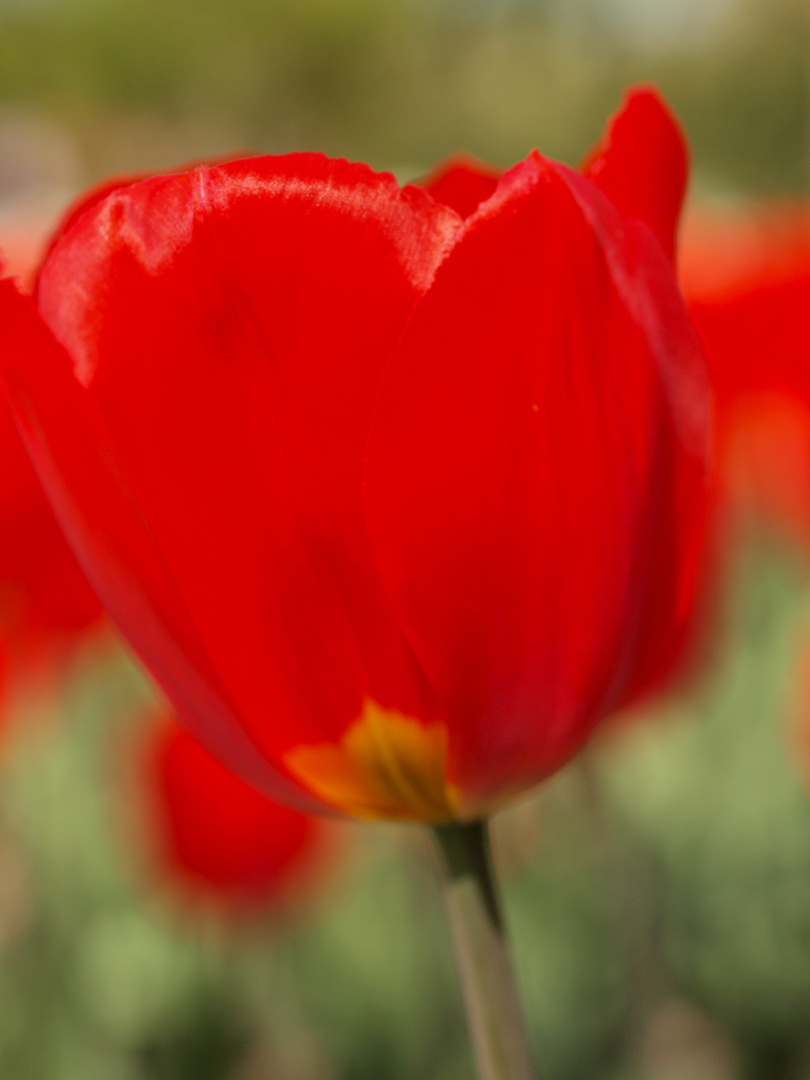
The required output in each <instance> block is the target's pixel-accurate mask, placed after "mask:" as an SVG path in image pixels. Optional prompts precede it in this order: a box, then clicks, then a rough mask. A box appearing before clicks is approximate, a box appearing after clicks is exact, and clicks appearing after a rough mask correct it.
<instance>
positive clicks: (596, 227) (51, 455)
mask: <svg viewBox="0 0 810 1080" xmlns="http://www.w3.org/2000/svg"><path fill="white" fill-rule="evenodd" d="M685 160H686V159H685V150H684V146H683V141H682V139H681V136H680V133H679V131H678V129H677V127H676V125H675V124H674V122H673V120H672V119H671V117H670V116H669V114H668V113H667V111H666V109H665V108H664V107H663V106H662V104H661V103H660V101H659V100H658V98H657V97H656V96H655V94H654V93H653V92H651V91H641V92H637V93H636V94H634V95H631V96H630V97H629V98H628V100H627V102H626V103H625V106H624V109H623V110H622V112H621V113H620V114H619V115H618V117H617V118H616V119H615V120H614V121H613V123H612V125H611V128H610V130H609V134H608V137H607V139H606V141H605V143H604V144H603V146H602V147H601V148H600V149H599V150H598V152H597V153H596V154H595V156H594V157H593V158H592V160H591V162H590V164H589V167H588V171H589V176H590V177H591V179H589V178H588V177H584V176H582V175H578V174H576V173H574V172H572V171H571V170H570V169H568V168H566V167H564V166H561V165H558V164H556V163H554V162H552V161H549V160H547V159H545V158H543V157H541V156H540V155H539V154H538V153H536V152H534V153H532V154H531V155H530V156H529V157H528V158H527V159H526V160H525V161H524V162H522V163H520V164H519V165H517V166H515V167H514V168H513V169H511V170H509V171H508V172H507V173H506V174H505V175H504V176H503V177H502V178H501V179H500V180H499V181H498V182H497V185H496V186H495V188H494V191H492V193H491V195H490V196H489V197H488V198H486V199H484V201H482V202H481V203H480V205H478V207H477V209H475V210H474V211H473V212H469V211H470V210H471V207H470V205H469V204H468V205H467V206H466V207H461V206H460V207H459V209H460V210H462V213H459V212H457V211H456V210H455V209H453V208H452V206H450V205H446V204H445V203H443V202H438V201H437V200H436V199H435V198H433V197H432V196H431V195H430V194H429V193H426V192H425V191H423V190H419V189H417V188H415V187H405V188H403V189H400V188H399V187H398V186H397V184H396V183H395V181H394V180H393V178H392V177H390V176H388V175H386V174H376V173H373V172H372V171H371V170H370V169H368V168H367V167H366V166H363V165H351V164H349V163H347V162H345V161H331V160H328V159H326V158H324V157H321V156H319V155H314V154H298V155H290V156H287V157H276V158H273V157H267V158H256V159H251V160H246V161H240V162H233V163H231V164H225V165H218V166H216V167H199V168H196V169H193V170H189V171H185V172H182V173H179V174H177V175H173V176H164V177H155V178H152V179H149V180H145V181H142V182H138V183H134V184H131V185H127V186H121V187H119V188H117V189H115V190H113V191H112V192H110V193H108V194H107V195H106V196H104V197H99V196H98V195H93V196H91V197H90V198H89V199H88V201H87V203H86V204H85V205H84V206H83V207H81V206H80V207H79V208H78V209H76V210H74V211H73V212H72V214H71V215H70V218H69V220H68V224H67V225H66V227H65V228H64V229H63V230H62V232H61V234H60V235H59V236H58V238H57V240H56V242H55V243H54V245H53V247H52V249H51V251H50V253H49V255H48V257H47V259H46V262H45V264H44V266H43V269H42V271H41V274H40V277H39V282H38V288H37V293H36V298H35V301H34V300H31V299H30V298H28V297H25V296H23V295H22V294H21V293H20V292H19V291H17V290H16V289H15V288H14V286H13V285H12V284H11V283H10V282H4V283H2V285H0V304H2V312H3V320H2V331H1V332H2V334H3V339H2V340H3V348H2V366H3V370H4V379H5V382H6V385H7V388H8V390H9V392H10V394H11V397H12V399H13V401H14V404H15V407H16V409H17V412H18V416H19V418H20V422H21V424H22V426H23V428H24V429H25V431H26V436H27V439H28V443H29V447H30V449H31V452H32V454H33V456H34V459H35V461H36V464H37V467H38V469H39V471H40V475H41V476H42V478H43V481H44V483H45V486H46V488H47V489H48V491H49V493H50V495H51V498H52V500H53V503H54V506H55V507H56V509H57V512H58V515H59V517H60V519H61V521H62V523H63V525H64V527H65V529H66V532H67V534H68V536H69V537H70V539H71V542H72V544H73V545H74V547H75V549H76V550H77V551H78V552H79V553H80V555H81V558H82V562H83V564H84V565H85V566H86V567H87V569H88V573H89V574H90V575H91V579H92V581H93V584H94V586H95V587H96V588H97V590H98V591H99V595H101V596H102V598H103V600H104V603H105V605H106V606H107V607H108V609H109V611H110V612H111V614H112V615H113V617H114V619H115V620H116V621H117V622H118V624H119V625H120V627H121V628H122V629H123V631H124V633H125V634H126V635H127V636H128V637H129V639H130V641H131V642H132V643H133V645H134V646H135V648H136V649H137V650H138V651H139V652H140V654H141V656H142V657H143V659H144V660H145V661H146V663H147V664H148V666H149V667H150V668H151V669H152V671H153V672H154V674H155V675H156V677H157V678H158V679H159V680H160V682H161V683H162V685H163V686H164V688H165V689H166V691H167V693H168V694H169V697H170V698H171V700H172V702H173V704H174V705H175V707H176V708H177V710H178V713H179V715H180V716H181V718H182V720H183V722H184V723H185V724H186V726H187V727H189V728H190V729H191V730H193V731H194V732H195V733H197V734H198V735H199V736H200V738H201V739H203V740H204V741H205V743H206V745H207V746H208V747H209V749H211V750H212V751H213V752H214V753H216V754H217V755H218V756H219V757H220V758H221V759H222V760H224V761H226V762H227V763H228V764H229V765H231V766H232V767H234V768H235V769H237V770H238V771H240V772H241V774H242V775H243V776H245V777H246V778H247V779H249V780H251V781H252V782H254V783H256V784H257V785H259V786H262V787H263V788H264V790H266V791H267V792H268V793H272V794H275V795H276V796H277V797H280V798H284V799H287V800H291V801H293V802H297V803H299V804H301V805H306V806H311V807H316V808H317V807H324V806H326V807H331V808H334V809H337V810H340V811H343V812H345V813H348V814H354V815H358V816H361V817H363V816H364V817H395V818H403V819H411V820H425V821H433V820H445V819H449V818H453V817H461V818H468V817H473V816H477V815H479V814H481V813H482V812H485V811H486V810H488V809H489V808H490V807H491V805H492V804H493V802H494V801H496V800H497V799H499V798H502V797H504V796H505V795H506V794H508V793H511V792H515V791H518V790H520V789H522V788H524V787H526V786H528V785H530V784H532V783H534V782H535V781H537V780H539V779H541V778H543V777H545V776H547V775H548V774H549V773H551V772H553V771H554V770H555V769H557V768H558V767H559V766H561V765H562V764H563V763H564V762H565V761H566V760H568V758H569V757H570V756H571V755H572V754H573V753H574V752H575V751H576V750H577V749H578V747H579V746H581V744H582V743H583V741H584V740H585V739H586V738H587V736H588V734H589V733H590V732H591V730H592V729H593V728H594V726H595V725H596V724H597V723H598V722H599V721H600V720H601V719H603V718H604V717H605V716H606V715H607V714H608V713H609V712H610V711H611V710H613V709H615V708H617V707H618V706H620V705H622V704H623V703H625V702H626V701H627V700H628V699H630V698H632V697H633V696H635V695H637V694H638V693H640V692H641V691H642V690H643V689H645V688H646V687H648V686H649V685H650V684H651V683H653V682H654V681H655V680H656V679H658V678H659V677H660V674H661V671H662V670H663V669H664V668H665V667H666V666H667V664H668V663H669V662H670V659H671V656H672V653H673V649H674V648H675V647H676V643H677V642H678V640H679V638H680V637H681V636H682V634H683V628H684V625H685V622H686V619H687V617H688V614H689V607H690V598H691V595H692V592H693V590H694V580H695V576H696V573H697V567H698V563H699V558H700V550H701V543H702V537H703V531H704V518H705V503H706V492H705V489H706V454H707V445H708V426H709V403H708V388H707V383H706V379H705V371H704V367H703V361H702V357H701V355H700V351H699V348H698V347H697V344H696V341H695V338H694V335H693V333H692V330H691V327H690V324H689V321H688V318H687V316H686V312H685V309H684V307H683V305H682V302H681V300H680V295H679V293H678V290H677V286H676V283H675V280H674V274H673V270H672V266H671V262H670V260H669V259H668V257H667V255H668V253H669V252H670V251H671V250H672V248H673V243H674V241H673V236H674V230H675V226H676V222H677V218H678V213H679V209H680V203H681V199H682V196H683V180H684V177H685ZM673 163H675V164H677V165H678V167H677V168H675V167H674V165H673ZM492 179H494V178H492ZM490 187H491V184H490ZM600 187H601V188H603V189H604V190H605V191H608V192H609V194H610V198H608V197H606V195H605V194H604V192H603V190H600ZM434 190H435V189H434ZM484 194H486V192H484ZM454 199H455V197H452V198H451V196H450V195H448V196H447V200H448V202H452V201H454ZM611 200H612V201H611ZM463 214H467V216H466V217H464V216H463Z"/></svg>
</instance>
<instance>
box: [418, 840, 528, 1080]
mask: <svg viewBox="0 0 810 1080" xmlns="http://www.w3.org/2000/svg"><path fill="white" fill-rule="evenodd" d="M433 836H434V839H435V841H436V846H437V848H438V850H439V857H440V862H441V864H442V870H443V879H444V893H445V899H446V902H447V910H448V915H449V918H450V928H451V930H452V934H453V944H454V946H455V952H456V961H457V963H458V970H459V976H460V978H461V986H462V991H463V994H464V1003H465V1005H466V1008H467V1020H468V1022H469V1025H470V1034H471V1036H472V1041H473V1047H474V1050H475V1057H476V1061H477V1063H478V1072H479V1076H480V1080H531V1077H532V1067H531V1059H530V1056H529V1045H528V1039H527V1037H526V1028H525V1025H524V1023H523V1014H522V1010H521V1007H520V1000H519V998H518V992H517V986H516V984H515V977H514V974H513V971H512V963H511V960H510V957H509V950H508V948H507V945H506V936H505V933H504V926H503V919H502V917H501V911H500V904H499V902H498V894H497V889H496V884H495V877H494V874H493V869H492V858H491V854H490V847H489V832H488V829H487V824H486V822H485V821H475V822H472V823H470V824H451V825H437V826H435V827H434V828H433Z"/></svg>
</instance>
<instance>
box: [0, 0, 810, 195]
mask: <svg viewBox="0 0 810 1080" xmlns="http://www.w3.org/2000/svg"><path fill="white" fill-rule="evenodd" d="M804 8H805V5H804V4H803V3H802V2H801V0H767V2H766V0H705V2H704V3H698V2H697V0H679V2H678V3H674V2H671V0H273V2H268V0H0V135H1V134H2V122H3V117H4V116H8V115H11V114H14V115H17V114H19V112H20V111H21V110H22V111H24V112H25V113H26V115H27V116H28V117H29V118H30V116H31V115H32V114H33V115H35V116H36V117H37V118H38V119H41V118H42V117H47V118H48V120H49V122H51V123H54V124H57V125H59V126H60V127H61V128H62V129H63V130H64V131H67V132H68V133H69V134H70V136H71V138H73V139H75V140H76V143H77V147H78V156H79V159H80V161H81V173H82V175H81V177H80V178H79V180H80V182H85V181H87V180H93V179H96V178H98V177H99V176H101V175H103V174H106V173H109V172H116V171H121V170H124V171H126V170H132V169H155V168H167V167H170V166H171V165H173V164H177V163H178V162H179V161H182V160H187V159H190V158H195V157H200V156H206V155H210V154H221V153H230V152H232V151H234V150H235V149H237V150H239V149H245V150H248V149H250V150H257V151H265V152H284V151H289V150H302V149H317V150H323V151H325V152H327V153H329V154H332V155H344V156H347V157H349V158H352V159H363V160H367V161H369V162H370V163H371V164H373V165H374V166H376V167H386V168H394V169H397V170H398V171H399V172H401V173H403V174H407V173H408V172H413V171H414V170H416V171H418V170H420V169H424V168H426V167H429V166H430V165H431V164H432V163H433V162H434V161H435V160H436V159H438V158H441V157H442V156H444V155H447V154H448V153H451V152H453V151H456V150H460V149H465V150H468V151H470V152H472V153H475V154H477V155H479V156H481V157H483V158H487V159H491V160H493V161H494V162H497V163H498V164H500V165H509V164H511V163H512V162H514V161H516V160H518V159H520V158H522V157H524V156H525V154H526V153H527V151H528V150H529V149H530V148H531V147H533V146H538V147H539V148H541V149H542V150H543V151H544V152H545V153H547V154H549V155H551V156H555V157H558V158H561V159H563V160H568V161H572V162H575V161H577V160H578V159H579V158H580V156H581V155H582V153H583V151H584V150H585V149H586V147H587V146H588V144H589V143H590V142H592V141H593V140H594V139H595V138H596V137H597V135H598V132H599V130H600V128H601V125H602V123H603V121H604V118H605V116H606V114H607V113H609V112H611V111H613V110H614V109H615V108H616V106H617V105H618V102H619V99H620V94H621V89H622V88H623V87H624V86H626V85H627V84H628V83H632V82H634V81H639V80H651V81H655V82H657V83H658V84H659V85H660V86H661V87H662V88H663V90H664V92H665V93H666V94H667V96H668V97H669V99H670V100H671V101H672V103H673V104H674V106H675V108H676V109H677V111H678V112H679V113H680V115H681V116H682V118H683V120H684V122H685V124H686V126H687V128H688V131H689V135H690V139H691V142H692V145H693V148H694V154H695V160H696V165H697V173H698V178H699V182H700V183H701V184H702V185H704V186H705V187H707V188H708V189H710V190H712V189H714V190H720V191H726V190H732V191H735V190H749V189H750V190H756V191H768V192H773V191H779V192H796V191H800V190H803V189H805V188H806V187H807V186H808V160H809V159H810V153H809V152H808V138H809V137H808V132H807V125H808V119H807V118H808V96H809V93H808V85H810V80H809V79H808V58H809V57H810V27H808V23H810V18H808V17H807V16H806V14H805V11H804Z"/></svg>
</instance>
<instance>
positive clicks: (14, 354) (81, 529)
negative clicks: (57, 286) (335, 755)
mask: <svg viewBox="0 0 810 1080" xmlns="http://www.w3.org/2000/svg"><path fill="white" fill-rule="evenodd" d="M0 316H1V319H0V325H2V334H3V349H2V351H0V356H2V363H3V379H4V383H5V387H6V390H7V392H8V393H9V395H10V398H11V401H12V404H13V406H14V411H15V415H16V418H17V422H18V426H19V427H20V432H21V434H22V436H23V439H24V441H25V443H26V445H27V447H28V449H29V451H30V453H31V457H32V459H33V461H34V464H35V467H36V469H37V472H38V473H39V476H40V479H41V480H42V482H43V485H44V487H45V489H46V491H47V492H48V495H49V497H50V500H51V504H52V506H53V507H54V510H55V512H56V515H57V518H58V520H59V522H60V524H61V526H62V528H63V529H64V532H65V535H66V536H67V537H68V539H69V541H70V543H71V546H72V547H73V549H74V551H76V552H77V553H78V555H79V558H80V562H81V564H82V567H83V569H84V570H85V572H86V574H87V577H88V579H89V580H90V582H91V583H92V585H93V586H94V588H95V589H96V592H97V593H98V595H99V596H100V597H101V598H102V600H103V602H104V605H105V607H106V608H107V610H108V612H109V613H110V615H111V616H112V618H113V620H114V621H115V622H116V623H117V624H118V626H120V627H121V629H122V630H123V632H124V633H125V635H126V636H127V637H128V638H129V640H130V641H131V643H132V644H133V646H134V648H135V649H136V650H137V651H138V652H139V654H140V655H141V657H142V658H143V659H144V661H145V663H146V664H147V666H148V667H149V668H150V669H151V670H152V672H153V673H154V674H155V675H156V677H157V678H158V679H159V680H160V682H161V683H162V685H163V686H164V688H165V689H166V690H167V693H168V694H169V696H170V698H171V699H172V700H173V702H174V704H175V706H176V708H177V709H178V711H179V712H180V714H181V715H182V716H183V719H184V722H185V723H187V724H188V726H190V727H191V728H192V729H193V730H196V731H197V732H198V733H199V735H200V737H201V738H203V739H204V740H205V741H206V743H207V745H208V746H209V747H210V748H211V749H212V751H213V752H215V753H217V754H218V756H220V757H221V758H222V759H223V760H224V761H226V762H228V763H229V764H230V766H231V767H232V768H234V769H235V770H236V771H238V772H239V773H240V774H241V775H242V776H244V777H245V778H246V779H248V780H249V781H250V782H252V783H254V784H255V785H256V786H257V787H260V788H262V789H263V790H266V791H268V792H270V793H274V794H277V795H278V797H284V798H287V799H288V800H292V801H296V800H297V801H298V802H300V803H303V804H307V800H305V799H303V800H302V799H301V796H300V793H299V792H298V791H297V789H295V788H293V787H292V785H290V784H289V783H288V782H287V781H286V780H285V778H284V777H282V776H281V775H280V774H278V772H277V770H274V769H273V768H272V767H270V766H268V765H267V763H266V762H265V761H264V759H263V758H262V757H261V756H260V755H259V754H258V753H257V751H256V748H255V747H254V746H253V745H252V744H251V743H250V741H249V740H248V739H247V738H245V737H244V735H243V734H242V733H241V732H240V730H239V727H238V724H237V720H236V710H235V708H234V706H233V703H232V702H231V701H230V700H229V698H228V694H227V691H226V689H225V688H224V686H223V685H222V683H221V681H220V680H219V679H218V676H217V674H216V672H215V671H214V669H213V667H212V664H211V661H210V659H209V657H208V656H207V654H206V652H205V648H204V646H203V644H202V642H201V641H200V639H199V636H198V634H197V632H196V629H195V627H194V626H193V624H192V622H191V620H190V618H189V614H188V611H187V609H186V606H185V604H184V602H183V600H182V597H181V596H180V594H179V592H178V589H177V585H176V583H175V581H174V580H173V578H172V576H171V573H170V571H169V569H168V567H167V566H166V564H165V561H164V559H163V556H162V553H161V552H160V550H159V548H158V546H157V544H156V542H155V538H154V536H153V534H152V532H151V530H150V527H149V525H148V524H147V522H146V520H145V519H144V516H143V512H142V509H141V508H140V506H138V504H137V501H136V499H135V498H134V496H133V493H132V490H131V487H130V486H129V484H128V482H127V479H126V477H125V476H124V475H123V473H122V471H121V468H120V463H119V462H118V460H117V459H116V456H115V450H114V449H113V447H112V445H111V443H110V440H109V438H108V436H107V433H106V431H105V429H104V423H103V420H102V419H101V417H100V416H99V415H98V412H97V410H96V409H95V408H94V406H93V403H92V402H91V401H90V399H89V398H88V395H87V394H86V393H84V392H83V391H82V389H81V387H80V385H79V383H78V382H77V381H76V379H75V378H74V376H73V372H72V369H71V364H70V359H69V357H68V356H67V355H66V354H65V351H64V349H62V348H61V346H60V345H59V344H58V343H57V342H56V341H55V340H54V338H53V336H52V334H51V333H50V331H49V330H48V328H47V327H46V326H45V325H44V323H43V322H42V320H41V319H40V317H39V315H38V314H37V312H36V309H35V308H34V305H33V302H32V301H31V299H30V298H29V297H27V296H23V295H22V294H21V293H20V292H18V290H17V289H16V288H15V286H14V283H13V282H12V281H10V280H5V281H0ZM308 805H310V806H314V805H316V804H314V803H312V802H310V803H309V804H308Z"/></svg>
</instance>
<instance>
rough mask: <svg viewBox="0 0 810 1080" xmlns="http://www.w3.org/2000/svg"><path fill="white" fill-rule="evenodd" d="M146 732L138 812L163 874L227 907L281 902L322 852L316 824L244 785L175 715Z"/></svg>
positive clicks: (248, 907)
mask: <svg viewBox="0 0 810 1080" xmlns="http://www.w3.org/2000/svg"><path fill="white" fill-rule="evenodd" d="M148 735H149V742H148V745H146V746H145V748H144V749H145V751H146V753H145V755H144V760H145V766H146V768H145V777H144V779H145V782H146V783H145V795H146V816H147V818H148V819H149V825H150V830H149V831H150V834H151V841H152V844H153V846H154V848H155V855H156V861H157V863H158V866H159V868H160V869H161V871H162V873H163V875H164V876H165V877H167V878H168V879H169V881H171V882H173V883H175V884H177V885H179V886H180V887H181V888H182V889H183V891H184V892H185V893H186V894H187V895H190V896H191V897H192V898H197V899H199V900H203V901H213V902H215V903H217V904H219V905H220V906H222V907H224V908H225V909H227V910H229V911H230V912H232V913H238V912H239V911H247V910H257V909H258V910H263V911H267V910H273V909H279V908H281V907H284V906H285V905H286V902H288V901H289V900H290V898H291V896H292V895H293V894H294V892H295V891H296V886H300V885H301V884H302V882H303V881H304V879H305V878H306V876H307V875H308V873H309V872H310V871H311V870H312V869H313V865H314V863H315V862H316V861H317V856H319V855H320V854H322V853H323V848H324V842H323V841H324V834H323V826H322V825H321V824H320V823H319V822H317V821H316V820H315V819H314V818H312V817H310V816H309V815H307V814H302V813H300V811H298V810H292V809H290V808H289V807H287V806H282V805H281V804H279V803H275V802H271V801H270V799H267V798H265V796H263V795H261V794H259V792H258V791H256V790H255V788H252V787H249V786H248V785H247V784H245V783H244V782H243V781H242V780H240V779H239V778H238V777H237V776H235V775H234V774H233V773H232V772H230V771H229V770H228V769H226V768H225V767H224V766H223V765H221V764H220V763H219V762H218V761H217V759H216V758H214V757H212V756H211V754H209V753H208V751H207V750H205V749H204V747H202V746H201V745H200V743H198V742H197V740H196V739H194V738H192V736H191V735H189V734H188V733H187V732H185V731H184V730H183V729H182V728H181V727H179V726H178V725H177V723H176V722H173V721H169V720H164V721H163V723H162V724H161V725H160V726H159V727H153V726H150V729H149V732H148Z"/></svg>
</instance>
